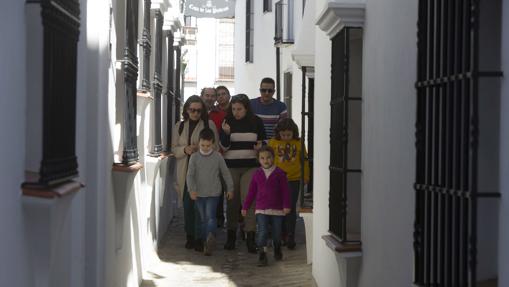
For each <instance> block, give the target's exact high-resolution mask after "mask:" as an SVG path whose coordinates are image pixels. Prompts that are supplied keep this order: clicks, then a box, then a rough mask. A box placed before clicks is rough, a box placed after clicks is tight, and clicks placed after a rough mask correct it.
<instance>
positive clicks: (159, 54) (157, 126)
mask: <svg viewBox="0 0 509 287" xmlns="http://www.w3.org/2000/svg"><path fill="white" fill-rule="evenodd" d="M154 13H155V19H156V25H155V35H154V36H155V55H154V56H155V57H154V58H155V63H154V64H155V65H154V79H153V81H152V90H153V93H154V114H153V115H154V116H153V120H154V126H153V133H154V134H153V145H152V147H151V151H150V153H149V154H150V155H151V156H155V157H157V156H159V154H160V153H161V152H162V151H163V145H162V143H161V93H162V91H163V79H162V64H163V15H162V14H161V11H160V10H155V12H154Z"/></svg>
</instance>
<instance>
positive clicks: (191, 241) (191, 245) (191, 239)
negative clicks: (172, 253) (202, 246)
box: [186, 235, 194, 249]
mask: <svg viewBox="0 0 509 287" xmlns="http://www.w3.org/2000/svg"><path fill="white" fill-rule="evenodd" d="M193 248H194V236H193V235H187V236H186V249H193Z"/></svg>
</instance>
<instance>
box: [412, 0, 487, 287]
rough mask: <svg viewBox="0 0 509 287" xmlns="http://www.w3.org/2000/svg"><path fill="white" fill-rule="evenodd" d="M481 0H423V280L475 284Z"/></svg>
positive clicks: (418, 217) (418, 259)
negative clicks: (479, 4) (479, 3)
mask: <svg viewBox="0 0 509 287" xmlns="http://www.w3.org/2000/svg"><path fill="white" fill-rule="evenodd" d="M478 2H479V1H476V0H455V1H438V0H432V1H431V0H427V1H424V0H421V1H419V20H418V34H417V36H418V63H417V67H418V70H417V78H418V79H417V83H416V88H417V121H416V149H417V158H416V182H415V191H416V209H415V212H416V213H415V224H414V254H415V272H414V274H415V275H414V276H415V277H414V281H415V284H416V285H418V286H476V265H477V258H476V256H477V255H476V253H477V234H476V233H477V226H476V223H477V198H479V197H482V196H483V195H482V194H479V193H478V191H477V148H478V79H479V77H480V75H481V73H479V71H478V45H479V41H478V37H479V35H478V34H479V32H478V28H479V27H478V26H479V25H478V22H479V6H478Z"/></svg>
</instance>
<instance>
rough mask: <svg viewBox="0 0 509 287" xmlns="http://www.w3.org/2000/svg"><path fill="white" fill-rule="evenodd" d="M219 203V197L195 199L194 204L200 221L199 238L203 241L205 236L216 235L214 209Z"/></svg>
mask: <svg viewBox="0 0 509 287" xmlns="http://www.w3.org/2000/svg"><path fill="white" fill-rule="evenodd" d="M218 202H219V196H209V197H197V198H196V201H195V204H196V208H197V209H198V212H199V213H200V219H201V224H200V226H201V234H200V235H201V236H200V238H201V239H203V240H206V239H207V235H208V234H209V233H210V232H212V234H214V235H216V229H217V218H216V209H217V203H218Z"/></svg>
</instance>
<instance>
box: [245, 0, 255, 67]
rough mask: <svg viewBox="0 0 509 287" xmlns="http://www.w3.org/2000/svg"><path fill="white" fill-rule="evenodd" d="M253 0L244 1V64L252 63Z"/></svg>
mask: <svg viewBox="0 0 509 287" xmlns="http://www.w3.org/2000/svg"><path fill="white" fill-rule="evenodd" d="M253 52H254V0H246V63H252V62H253Z"/></svg>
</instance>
